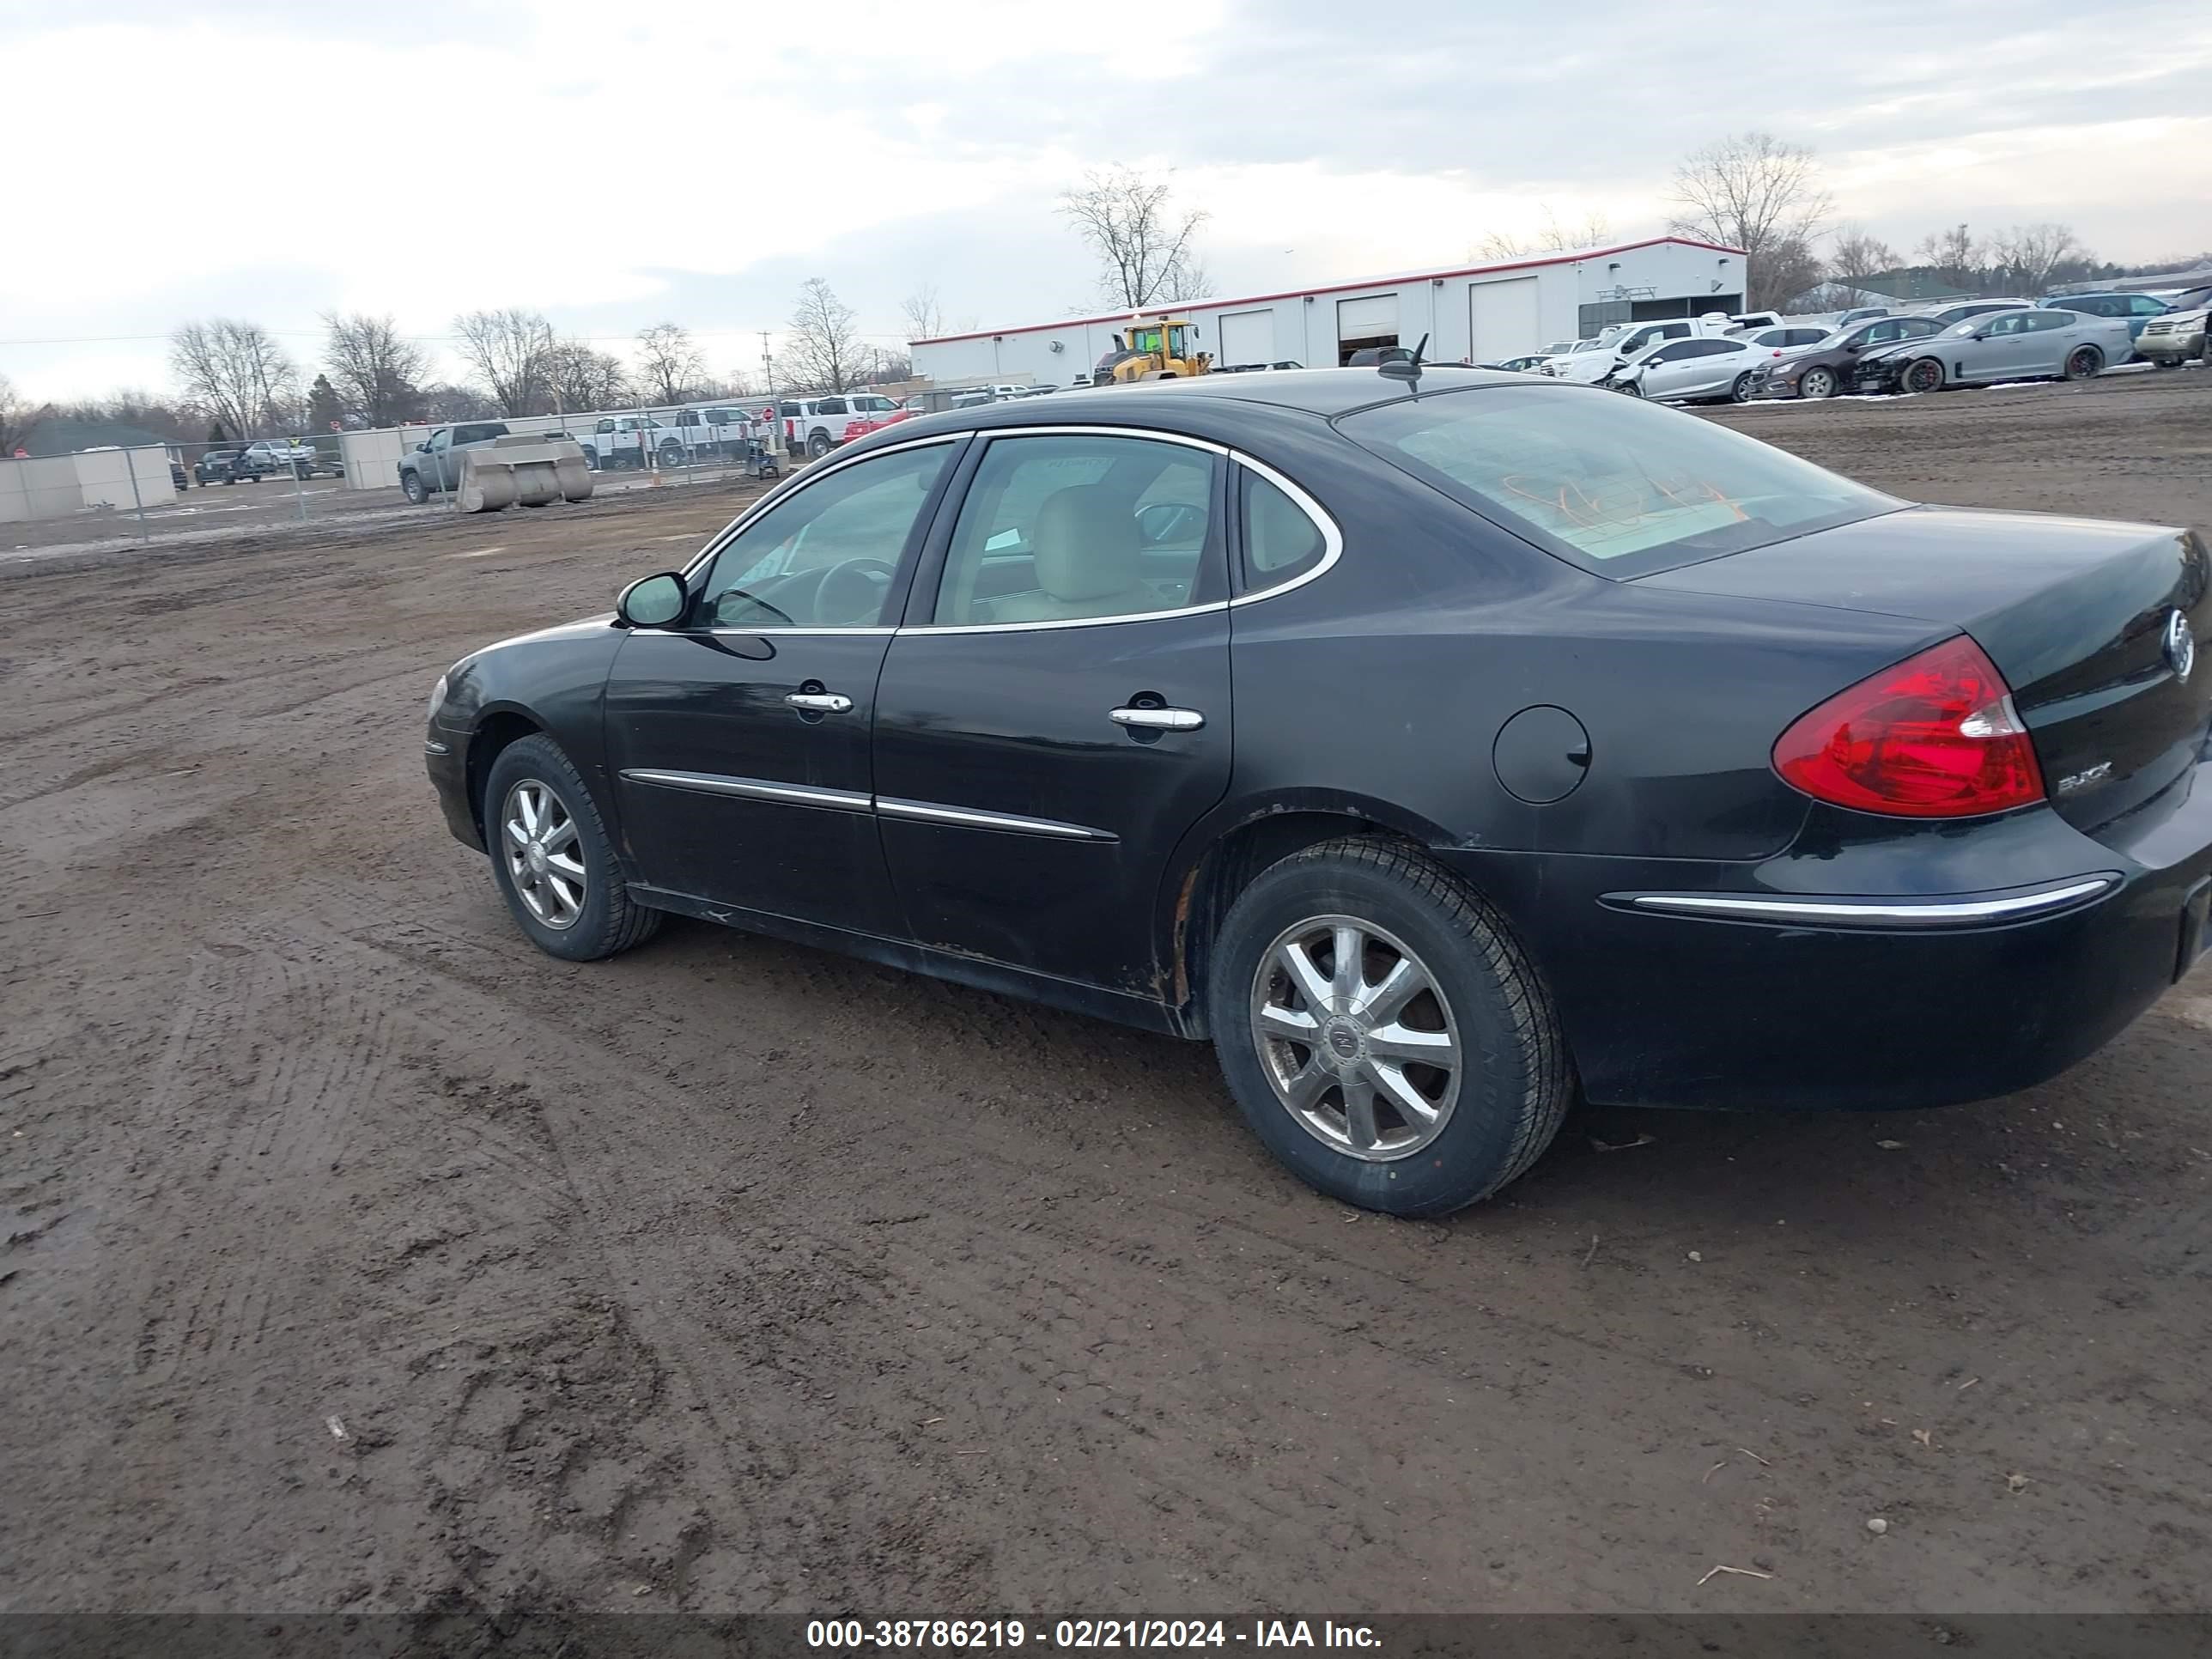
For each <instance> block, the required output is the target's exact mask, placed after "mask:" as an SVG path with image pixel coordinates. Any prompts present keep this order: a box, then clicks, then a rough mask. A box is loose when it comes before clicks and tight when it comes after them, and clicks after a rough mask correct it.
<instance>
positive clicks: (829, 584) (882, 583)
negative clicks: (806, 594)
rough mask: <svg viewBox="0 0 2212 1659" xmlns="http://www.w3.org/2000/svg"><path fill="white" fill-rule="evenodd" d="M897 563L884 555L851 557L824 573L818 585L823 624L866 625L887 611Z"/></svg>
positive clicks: (817, 613) (816, 610) (819, 615)
mask: <svg viewBox="0 0 2212 1659" xmlns="http://www.w3.org/2000/svg"><path fill="white" fill-rule="evenodd" d="M896 574H898V570H897V567H896V566H895V565H891V564H887V563H885V562H884V561H883V560H881V559H847V560H844V561H843V562H841V563H837V564H833V565H831V566H830V567H829V568H828V569H827V570H824V571H823V573H822V580H821V581H820V582H818V583H817V584H816V586H815V589H814V617H815V621H816V623H817V624H819V625H821V626H823V627H834V626H837V625H840V624H852V625H854V626H860V627H865V626H866V625H867V624H868V623H872V622H873V621H874V620H875V619H876V618H877V617H879V616H881V615H882V614H883V609H884V595H885V594H886V593H888V592H890V589H891V578H892V577H893V576H895V575H896Z"/></svg>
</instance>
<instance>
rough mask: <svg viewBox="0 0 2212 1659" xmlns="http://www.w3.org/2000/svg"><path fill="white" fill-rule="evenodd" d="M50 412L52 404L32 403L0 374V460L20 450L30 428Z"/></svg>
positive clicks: (11, 382) (29, 432) (13, 383)
mask: <svg viewBox="0 0 2212 1659" xmlns="http://www.w3.org/2000/svg"><path fill="white" fill-rule="evenodd" d="M52 412H53V405H52V404H34V403H33V402H32V401H31V400H30V399H29V398H26V397H24V396H23V395H22V394H21V392H17V391H16V390H15V382H14V381H13V380H9V378H8V377H7V376H6V375H5V374H0V459H5V458H7V457H8V456H10V455H13V454H14V453H15V452H16V450H17V449H19V448H21V447H22V443H23V440H24V439H26V438H27V437H29V436H30V435H31V428H33V427H34V426H36V425H38V423H39V422H40V421H43V420H45V419H46V416H48V415H50V414H52Z"/></svg>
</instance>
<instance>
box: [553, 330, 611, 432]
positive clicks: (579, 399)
mask: <svg viewBox="0 0 2212 1659" xmlns="http://www.w3.org/2000/svg"><path fill="white" fill-rule="evenodd" d="M545 378H546V384H547V386H548V389H549V390H550V391H551V392H552V393H553V395H554V397H555V398H556V400H557V401H558V402H559V404H560V406H561V408H562V409H563V410H566V411H567V412H568V413H569V414H571V415H574V414H575V413H577V412H578V411H580V410H599V409H612V408H614V407H616V406H617V405H618V404H626V403H628V402H629V397H630V386H629V369H628V368H626V367H624V365H623V360H622V359H621V358H619V357H617V356H615V355H614V354H613V353H612V352H611V351H599V350H595V349H593V348H592V343H591V342H590V341H588V340H563V341H562V342H561V343H559V344H557V345H556V346H555V347H554V348H553V349H552V350H551V351H550V352H549V353H548V354H547V356H546V360H545Z"/></svg>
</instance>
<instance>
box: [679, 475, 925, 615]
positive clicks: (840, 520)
mask: <svg viewBox="0 0 2212 1659" xmlns="http://www.w3.org/2000/svg"><path fill="white" fill-rule="evenodd" d="M952 451H953V446H952V445H951V444H949V443H939V444H929V445H927V446H924V447H921V448H918V449H903V450H899V451H896V452H895V453H891V454H888V455H876V456H871V457H870V458H869V459H866V460H864V461H855V462H854V463H853V464H852V465H849V466H842V467H839V468H838V469H837V470H836V471H834V472H831V473H830V474H829V475H828V476H827V477H823V478H822V479H821V480H819V481H818V482H817V483H811V484H809V485H808V486H806V488H805V489H801V490H799V491H798V492H797V493H796V494H794V495H791V496H789V497H787V499H785V500H784V501H781V502H780V503H778V504H777V505H776V506H775V507H771V508H769V510H768V511H767V512H766V513H763V514H762V515H761V516H760V517H759V518H757V519H756V520H753V522H752V523H750V524H749V525H747V526H745V528H744V530H743V531H742V532H739V533H738V536H737V538H735V539H734V540H732V542H730V543H729V544H728V545H726V547H724V548H723V549H722V550H721V551H720V553H719V554H717V555H716V556H715V558H714V568H712V569H711V570H710V571H709V572H708V575H707V579H706V580H705V582H704V583H702V584H700V585H699V586H698V594H699V597H698V599H697V601H696V604H695V605H694V607H693V611H692V615H693V617H694V618H695V620H696V622H697V623H698V624H699V625H701V626H704V627H708V628H723V629H757V628H873V627H876V626H878V625H879V624H880V623H881V622H882V620H883V611H884V601H885V599H888V598H889V596H890V589H891V579H892V577H893V576H895V575H896V574H897V571H898V567H899V561H900V560H901V559H902V557H903V556H904V555H905V552H906V545H907V542H908V538H910V537H911V536H912V535H913V534H914V532H915V526H916V524H917V523H918V522H919V520H920V519H921V510H922V507H923V506H924V505H925V504H926V503H927V501H928V500H929V495H930V492H931V491H932V490H933V489H935V488H936V487H937V481H938V479H939V477H940V476H942V475H943V473H944V471H945V463H946V462H947V461H948V460H950V459H951V455H952Z"/></svg>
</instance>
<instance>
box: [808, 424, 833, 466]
mask: <svg viewBox="0 0 2212 1659" xmlns="http://www.w3.org/2000/svg"><path fill="white" fill-rule="evenodd" d="M806 453H807V454H808V455H809V456H811V458H812V459H815V460H817V461H818V460H820V459H822V458H823V456H824V455H827V454H828V453H829V434H828V433H826V432H822V431H818V430H817V431H814V432H810V433H808V434H807V435H806Z"/></svg>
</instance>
